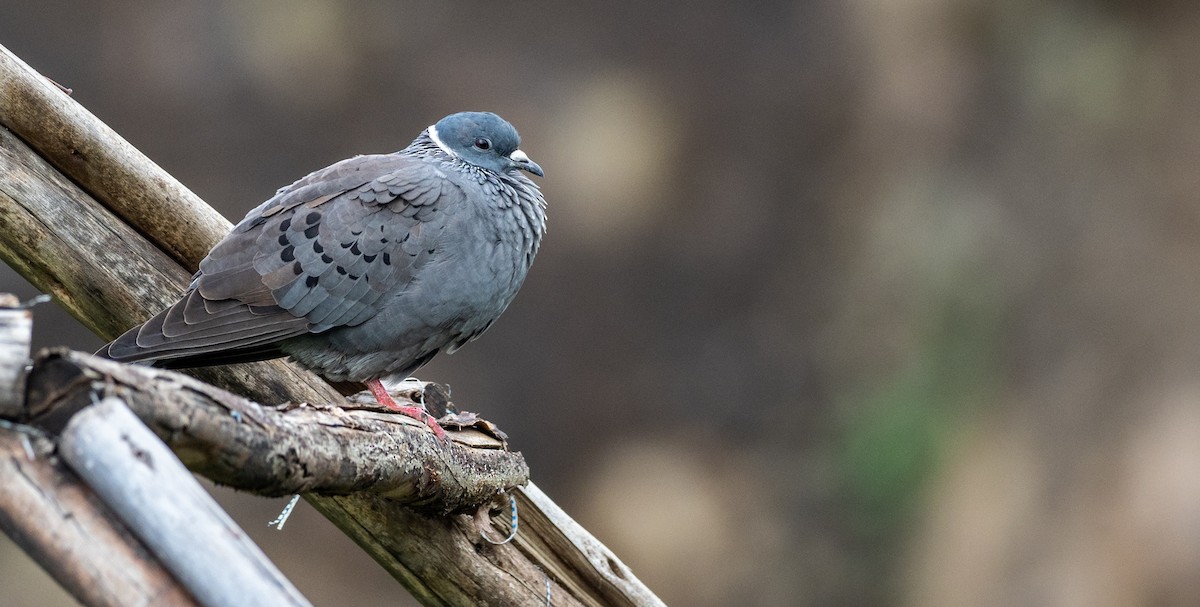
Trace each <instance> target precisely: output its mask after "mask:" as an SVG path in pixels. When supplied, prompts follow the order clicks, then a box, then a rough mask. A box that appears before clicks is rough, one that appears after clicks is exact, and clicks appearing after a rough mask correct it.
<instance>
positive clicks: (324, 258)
mask: <svg viewBox="0 0 1200 607" xmlns="http://www.w3.org/2000/svg"><path fill="white" fill-rule="evenodd" d="M321 261H323V262H325V263H333V258H332V257H330V256H329V255H327V254H325V253H321Z"/></svg>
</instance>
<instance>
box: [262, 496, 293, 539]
mask: <svg viewBox="0 0 1200 607" xmlns="http://www.w3.org/2000/svg"><path fill="white" fill-rule="evenodd" d="M298 501H300V494H299V493H297V494H296V495H293V496H292V499H291V500H289V501H288V503H287V505H286V506H284V507H283V512H280V513H279V516H277V517H275V520H273V521H271V522H269V523H267V526H268V527H274V528H275V530H276V531H283V524H284V523H286V522H287V520H288V517H289V516H291V515H292V510H293V509H294V508H295V507H296V502H298Z"/></svg>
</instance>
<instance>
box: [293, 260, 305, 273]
mask: <svg viewBox="0 0 1200 607" xmlns="http://www.w3.org/2000/svg"><path fill="white" fill-rule="evenodd" d="M292 271H293V272H295V273H296V276H299V275H301V274H303V273H304V268H302V267H300V262H298V261H297V262H296V263H294V264H292Z"/></svg>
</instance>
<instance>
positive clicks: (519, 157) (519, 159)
mask: <svg viewBox="0 0 1200 607" xmlns="http://www.w3.org/2000/svg"><path fill="white" fill-rule="evenodd" d="M508 158H509V160H512V162H513V166H515V167H517V168H518V169H521V170H522V171H529V172H530V173H533V174H534V175H537V176H538V177H545V176H546V174H545V173H543V172H542V167H540V166H538V163H536V162H534V161H532V160H530V159H529V156H527V155H526V154H525V152H522V151H521V150H513V153H511V154H509V155H508Z"/></svg>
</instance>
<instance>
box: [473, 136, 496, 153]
mask: <svg viewBox="0 0 1200 607" xmlns="http://www.w3.org/2000/svg"><path fill="white" fill-rule="evenodd" d="M475 147H477V148H479V149H481V150H483V151H485V152H486V151H488V150H490V149H492V142H491V141H490V140H488V139H486V138H484V137H479V138H477V139H476V140H475Z"/></svg>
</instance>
